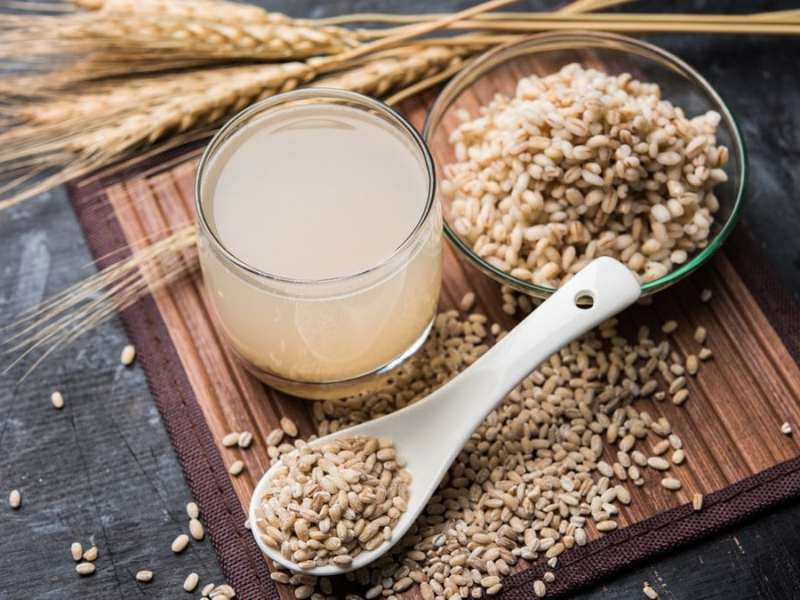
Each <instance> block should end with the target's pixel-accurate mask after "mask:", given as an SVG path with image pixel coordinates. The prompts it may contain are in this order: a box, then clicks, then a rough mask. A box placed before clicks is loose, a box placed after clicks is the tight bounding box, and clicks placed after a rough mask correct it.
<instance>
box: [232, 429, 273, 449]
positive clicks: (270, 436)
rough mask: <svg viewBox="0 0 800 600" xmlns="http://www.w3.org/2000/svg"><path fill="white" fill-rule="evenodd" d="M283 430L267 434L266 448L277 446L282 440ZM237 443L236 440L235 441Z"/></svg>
mask: <svg viewBox="0 0 800 600" xmlns="http://www.w3.org/2000/svg"><path fill="white" fill-rule="evenodd" d="M283 436H284V433H283V429H273V430H272V431H270V432H269V433H268V434H267V438H266V442H267V446H277V445H278V444H280V443H281V440H283ZM237 443H238V440H237Z"/></svg>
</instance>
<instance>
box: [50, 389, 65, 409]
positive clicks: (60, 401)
mask: <svg viewBox="0 0 800 600" xmlns="http://www.w3.org/2000/svg"><path fill="white" fill-rule="evenodd" d="M50 402H51V403H52V404H53V408H55V409H58V410H61V409H62V408H64V396H63V395H62V394H61V392H59V391H58V390H56V391H55V392H53V393H52V394H50Z"/></svg>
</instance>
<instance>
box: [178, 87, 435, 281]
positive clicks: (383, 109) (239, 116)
mask: <svg viewBox="0 0 800 600" xmlns="http://www.w3.org/2000/svg"><path fill="white" fill-rule="evenodd" d="M324 99H333V100H346V101H350V102H352V103H353V104H360V105H362V106H366V107H367V108H369V109H372V110H375V111H376V112H378V113H381V114H383V115H385V116H388V117H389V118H390V120H391V121H392V122H393V123H394V124H395V125H398V126H400V128H401V129H402V130H403V131H405V132H406V133H407V134H408V135H409V136H410V138H411V141H412V142H413V143H414V145H415V147H416V148H417V149H418V150H419V153H420V155H421V157H422V159H423V162H424V164H425V171H426V174H427V177H428V189H427V197H426V200H425V205H424V207H423V210H422V212H421V214H420V218H419V220H418V221H417V222H416V224H415V225H414V227H413V228H412V229H411V231H410V232H409V234H408V235H407V236H406V237H405V239H403V241H402V242H401V243H400V244H399V245H398V246H397V248H395V249H394V250H393V251H392V253H391V254H390V255H389V256H387V257H386V258H385V259H383V260H382V261H381V262H379V263H378V264H375V265H373V266H370V267H368V268H366V269H363V270H361V271H358V272H356V273H349V274H346V275H337V276H334V277H325V278H320V279H305V278H293V277H286V276H283V275H276V274H274V273H268V272H267V271H264V270H262V269H259V268H258V267H255V266H253V265H251V264H249V263H247V262H246V261H244V260H242V259H241V258H239V257H238V256H236V254H234V253H233V252H231V251H230V250H229V249H228V248H227V246H225V244H224V243H223V242H222V240H221V239H220V238H219V236H218V235H217V233H216V232H215V231H214V230H213V229H212V228H211V226H210V225H209V222H208V217H207V214H206V210H205V207H204V204H203V193H202V183H203V182H204V180H205V175H206V171H207V170H208V168H209V163H210V162H211V160H212V158H213V156H214V155H215V154H216V153H217V151H218V150H219V149H220V148H221V147H223V146H224V144H225V143H226V142H227V140H228V136H229V135H231V134H232V133H234V132H235V131H236V130H237V129H238V128H239V127H240V126H242V125H243V124H245V123H246V121H247V120H248V119H249V118H251V117H253V116H255V115H257V114H259V113H261V112H263V111H265V110H269V109H271V108H275V107H280V106H281V105H282V104H284V103H286V102H292V101H296V100H311V101H313V100H324ZM194 187H195V194H194V195H195V211H196V213H197V219H198V222H199V224H200V227H201V228H202V230H203V232H204V233H205V234H206V235H207V236H208V238H209V239H210V240H211V241H212V245H213V247H214V250H216V251H218V252H219V253H221V254H222V257H223V258H224V259H225V260H227V261H228V262H230V263H232V264H233V265H235V266H236V267H237V268H239V269H242V270H244V271H246V272H248V273H250V274H251V275H254V276H256V277H258V278H260V279H265V280H270V281H276V282H280V283H285V284H291V285H308V286H310V285H327V284H334V283H344V282H348V281H353V280H356V279H359V278H361V277H364V276H365V275H369V274H370V273H374V272H376V271H379V270H381V269H383V268H385V267H388V266H390V265H391V264H392V263H394V262H396V261H397V259H398V256H400V255H401V254H402V252H403V251H404V250H406V249H408V248H409V247H410V246H412V245H413V243H414V241H415V240H416V238H417V236H418V234H419V232H420V230H421V229H422V228H423V226H424V225H425V223H426V221H427V220H428V217H429V216H430V214H431V210H432V209H433V206H434V205H435V200H436V169H435V167H434V164H433V157H432V156H431V153H430V150H429V149H428V145H427V144H426V143H425V140H424V139H423V138H422V136H421V135H420V133H419V132H418V131H417V130H416V129H415V128H414V126H413V125H411V123H410V122H409V121H408V119H406V118H405V117H404V116H403V115H401V114H400V113H399V112H397V111H396V110H394V109H393V108H391V107H390V106H388V105H386V104H384V103H383V102H381V101H379V100H375V99H374V98H370V97H369V96H365V95H364V94H359V93H357V92H351V91H348V90H340V89H335V88H326V87H316V88H305V89H300V90H293V91H290V92H282V93H280V94H276V95H274V96H271V97H269V98H265V99H264V100H260V101H258V102H256V103H254V104H251V105H250V106H248V107H247V108H245V109H244V110H242V111H240V112H238V113H236V114H235V115H234V116H233V117H231V118H230V119H229V120H228V121H227V122H226V123H225V124H224V125H223V126H222V127H221V128H220V129H219V130H218V131H217V132H216V133H215V134H214V136H213V137H212V138H211V141H210V142H209V143H208V145H207V146H206V147H205V150H203V154H202V156H201V158H200V162H199V164H198V167H197V175H196V176H195V186H194Z"/></svg>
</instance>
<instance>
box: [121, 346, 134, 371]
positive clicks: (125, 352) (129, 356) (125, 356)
mask: <svg viewBox="0 0 800 600" xmlns="http://www.w3.org/2000/svg"><path fill="white" fill-rule="evenodd" d="M134 360H136V348H135V347H134V346H133V344H128V345H126V346H125V347H124V348H123V349H122V352H121V353H120V356H119V361H120V362H121V363H122V364H123V365H125V366H126V367H128V366H130V365H132V364H133V361H134Z"/></svg>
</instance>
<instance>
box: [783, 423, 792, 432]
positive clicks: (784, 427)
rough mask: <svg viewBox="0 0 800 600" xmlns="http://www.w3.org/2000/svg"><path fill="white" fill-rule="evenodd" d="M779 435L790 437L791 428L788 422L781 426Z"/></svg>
mask: <svg viewBox="0 0 800 600" xmlns="http://www.w3.org/2000/svg"><path fill="white" fill-rule="evenodd" d="M781 433H782V434H783V435H792V426H791V425H790V424H789V421H786V422H785V423H784V424H783V425H781Z"/></svg>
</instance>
